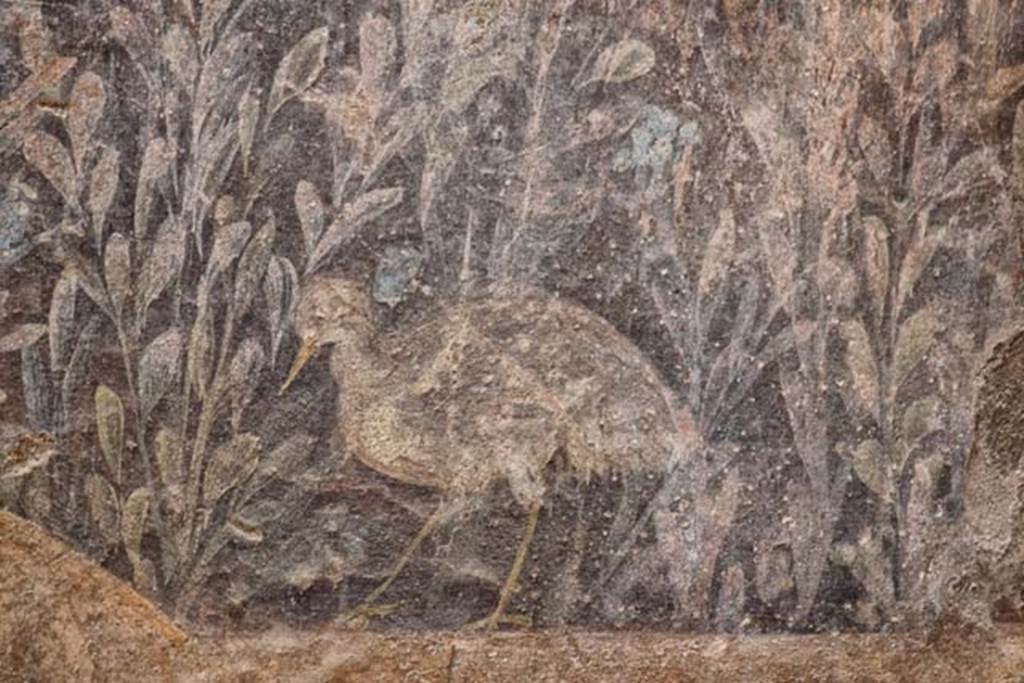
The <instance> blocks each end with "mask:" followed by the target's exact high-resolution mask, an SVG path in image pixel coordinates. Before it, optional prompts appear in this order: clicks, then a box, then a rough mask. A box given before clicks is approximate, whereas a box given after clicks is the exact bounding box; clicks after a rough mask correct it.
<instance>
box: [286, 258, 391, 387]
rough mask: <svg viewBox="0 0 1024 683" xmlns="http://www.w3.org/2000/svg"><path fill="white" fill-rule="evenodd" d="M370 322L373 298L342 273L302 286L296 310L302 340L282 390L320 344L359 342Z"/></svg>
mask: <svg viewBox="0 0 1024 683" xmlns="http://www.w3.org/2000/svg"><path fill="white" fill-rule="evenodd" d="M371 326H372V322H371V310H370V299H369V297H368V296H367V294H366V291H365V287H363V286H361V285H359V284H358V283H356V282H354V281H352V280H347V279H345V278H341V277H330V276H321V277H317V278H314V279H313V280H311V281H310V282H309V283H307V284H306V286H304V287H303V288H302V291H301V293H300V296H299V305H298V307H297V308H296V311H295V331H296V332H297V333H298V335H299V338H300V339H301V344H300V346H299V352H298V353H297V354H296V356H295V361H294V362H293V363H292V367H291V370H290V371H289V372H288V378H287V379H286V380H285V382H284V384H283V385H282V386H281V393H284V392H285V390H286V389H288V387H289V386H290V385H291V383H292V382H293V381H294V380H295V378H296V377H298V375H299V372H300V371H301V370H302V367H303V366H304V365H305V364H306V363H307V362H308V361H309V359H311V358H312V357H313V356H315V355H316V353H317V351H319V350H320V349H321V348H323V347H324V346H330V345H333V344H355V343H358V342H359V341H360V340H362V339H365V338H366V337H367V336H368V335H369V334H370V331H371Z"/></svg>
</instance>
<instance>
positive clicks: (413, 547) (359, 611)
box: [341, 501, 451, 622]
mask: <svg viewBox="0 0 1024 683" xmlns="http://www.w3.org/2000/svg"><path fill="white" fill-rule="evenodd" d="M450 508H451V504H450V503H449V502H448V501H441V503H440V505H438V506H437V509H436V510H434V511H433V512H432V513H430V517H428V518H427V521H426V522H424V523H423V527H422V528H421V529H420V530H419V533H417V534H416V537H415V538H413V539H412V541H411V542H410V543H409V545H408V546H406V548H405V551H404V552H403V553H402V555H401V557H399V558H398V561H397V562H395V566H394V567H392V569H391V573H390V574H388V577H387V578H386V579H384V582H383V583H381V584H380V585H379V586H377V587H376V588H375V589H374V590H373V592H372V593H370V594H369V595H367V596H366V598H365V599H364V600H363V601H362V603H360V604H359V607H357V608H356V609H355V610H353V612H352V613H351V614H349V615H346V616H343V617H342V618H341V621H342V622H347V621H349V620H351V619H352V618H353V617H356V616H360V615H365V614H368V613H370V612H371V611H372V610H371V607H372V606H373V603H374V602H376V601H377V598H379V597H380V596H381V595H383V594H384V591H386V590H387V589H388V588H390V587H391V584H392V583H394V581H395V579H397V578H398V575H399V574H401V572H402V569H404V568H405V565H407V564H408V563H409V560H411V559H412V556H413V555H415V554H416V551H417V550H418V549H419V547H420V544H422V543H423V541H425V540H426V538H427V536H429V535H430V534H431V533H433V531H434V529H436V528H437V525H438V524H440V523H441V522H442V521H443V520H444V519H445V518H446V517H447V516H448V513H449V510H450Z"/></svg>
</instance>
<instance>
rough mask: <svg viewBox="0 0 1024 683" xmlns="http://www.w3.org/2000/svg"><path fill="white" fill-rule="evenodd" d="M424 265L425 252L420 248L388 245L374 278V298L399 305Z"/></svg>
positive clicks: (384, 302) (392, 304) (388, 303)
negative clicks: (422, 252) (421, 251)
mask: <svg viewBox="0 0 1024 683" xmlns="http://www.w3.org/2000/svg"><path fill="white" fill-rule="evenodd" d="M422 265H423V254H421V253H420V251H419V250H418V249H415V248H413V247H395V246H390V247H387V248H386V249H385V250H384V256H383V257H382V258H381V260H380V262H379V263H378V264H377V271H376V273H375V275H374V278H373V298H374V299H375V300H376V301H378V302H379V303H382V304H386V305H388V306H392V307H394V306H397V305H398V304H399V303H400V302H401V301H402V299H403V298H404V296H405V294H406V292H408V291H409V288H410V286H411V285H412V283H413V281H414V280H415V279H416V275H417V274H418V273H419V271H420V267H421V266H422Z"/></svg>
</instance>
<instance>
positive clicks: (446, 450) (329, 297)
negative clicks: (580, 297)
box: [292, 279, 681, 626]
mask: <svg viewBox="0 0 1024 683" xmlns="http://www.w3.org/2000/svg"><path fill="white" fill-rule="evenodd" d="M314 286H316V287H318V288H319V291H318V292H317V293H316V294H312V293H310V294H308V295H307V296H306V297H304V299H303V303H302V304H301V305H300V310H299V312H298V315H297V320H298V324H297V326H298V328H299V331H300V333H301V334H302V335H303V337H304V340H305V343H306V345H305V346H304V348H306V349H310V348H312V347H313V346H315V345H319V344H323V343H332V342H333V344H334V345H333V350H332V352H331V358H330V365H331V374H332V376H333V378H334V379H335V380H336V381H337V382H338V384H339V385H340V386H341V401H340V402H341V406H340V413H341V414H340V416H339V417H340V419H339V426H338V428H339V429H340V430H341V432H342V434H343V437H344V439H345V442H346V444H347V446H348V450H349V451H350V453H352V454H353V455H354V456H355V457H356V458H357V459H358V460H359V461H361V462H362V463H364V464H365V465H367V466H369V467H370V468H372V469H374V470H376V471H378V472H380V473H381V474H384V475H386V476H388V477H391V478H393V479H395V480H398V481H401V482H404V483H407V484H414V485H419V486H424V487H428V488H431V489H433V490H435V491H437V492H438V493H439V494H441V496H442V499H443V500H444V501H454V500H460V499H465V498H468V497H472V496H475V495H480V494H482V493H484V492H485V491H486V490H487V489H488V488H489V487H491V486H492V485H494V484H496V483H498V482H501V481H505V482H507V483H508V485H509V487H510V488H511V490H512V493H513V495H514V496H515V498H516V500H517V501H518V502H519V503H520V504H521V505H522V506H523V507H524V508H525V509H528V510H529V511H530V513H531V520H530V523H529V524H528V529H527V533H526V534H525V537H524V540H523V544H522V546H521V548H520V554H519V555H518V556H517V558H516V563H515V565H514V566H513V570H512V572H511V573H510V576H509V581H508V582H507V584H506V590H505V591H503V593H502V599H501V600H500V601H499V608H498V610H496V612H495V615H493V619H492V621H491V623H490V625H492V626H493V625H494V624H495V623H496V620H497V618H500V616H501V614H500V613H501V612H502V611H503V610H504V605H505V604H506V603H507V601H508V594H509V593H510V592H511V590H512V588H513V587H514V583H515V580H516V578H517V575H518V570H519V568H521V566H522V563H523V561H524V560H525V554H526V549H527V546H528V545H529V541H530V537H531V536H532V533H533V527H534V525H535V524H536V515H537V512H538V511H539V508H540V505H541V502H542V499H543V496H544V493H545V481H546V477H547V476H548V473H553V474H555V475H556V476H557V475H561V474H572V475H574V476H578V477H582V478H589V477H591V476H601V475H604V474H605V473H608V472H611V471H618V472H627V471H628V472H637V471H660V472H664V471H665V470H666V469H667V467H668V465H669V463H670V462H671V460H672V459H673V458H675V457H678V456H679V455H680V453H681V449H680V443H679V436H678V430H677V427H676V421H675V414H676V412H675V409H674V407H673V403H672V397H671V394H670V392H669V391H668V389H667V388H665V386H664V385H663V383H662V382H661V381H660V379H659V377H658V374H657V372H656V371H655V370H654V368H653V367H652V366H651V364H650V363H649V362H648V361H647V360H646V359H645V357H644V355H643V354H642V352H641V351H640V350H639V349H637V348H636V346H635V345H633V344H632V343H631V342H630V341H629V340H627V339H626V338H625V337H624V336H623V335H621V334H620V333H619V332H617V331H616V330H615V328H614V327H612V325H611V324H609V323H608V322H607V321H605V320H603V319H602V318H600V317H599V316H597V315H595V314H593V313H591V312H589V311H587V310H586V309H583V308H581V307H579V306H576V305H574V304H571V303H569V302H567V301H565V300H562V299H558V298H555V297H552V296H550V295H547V294H544V293H542V292H538V291H531V292H526V293H523V292H517V293H515V294H511V293H503V292H501V291H495V290H491V291H489V292H487V293H486V294H482V295H478V296H476V297H474V298H472V299H468V300H462V301H460V302H458V303H454V304H452V305H450V306H448V307H446V308H444V309H443V310H442V312H441V313H440V314H438V315H435V316H433V317H431V318H429V319H428V320H427V321H426V322H423V323H421V324H417V325H412V326H408V327H406V328H404V329H401V330H399V331H398V332H396V333H391V334H382V333H380V332H378V331H377V330H376V329H375V327H374V326H373V324H372V323H371V322H370V320H371V317H372V316H371V315H370V309H369V303H368V301H367V300H366V297H365V294H363V293H362V291H361V290H360V289H359V288H358V287H356V286H355V285H353V284H351V283H348V282H346V281H341V280H327V279H324V280H320V281H319V283H317V284H316V285H314ZM341 320H344V321H345V322H344V324H341ZM332 321H335V322H337V323H338V325H340V327H339V326H338V325H334V324H332ZM308 356H309V351H307V352H305V353H303V354H300V361H297V366H298V367H301V362H302V359H304V358H305V357H308ZM296 372H297V370H294V371H293V373H292V377H294V375H295V373H296ZM443 508H444V505H443V504H442V507H441V508H439V512H438V513H437V514H435V516H434V517H432V518H431V520H428V522H427V524H426V525H425V526H424V529H423V530H422V531H421V532H420V534H419V535H418V536H417V539H416V540H415V541H414V542H413V544H412V545H411V546H410V549H409V550H408V551H407V552H406V554H405V555H404V556H403V558H402V559H401V560H399V563H398V566H397V567H396V569H395V571H394V572H393V574H392V576H391V577H390V578H389V580H388V581H386V582H385V584H384V585H382V586H381V587H380V588H379V589H378V591H377V592H375V594H374V595H372V596H371V598H370V599H369V600H370V601H372V599H375V598H376V596H377V595H379V594H380V592H382V591H383V590H384V589H386V588H387V586H388V585H389V584H390V582H391V580H392V579H393V578H394V576H395V575H397V572H398V570H400V569H401V567H402V566H403V565H404V564H405V562H406V561H407V560H408V559H409V556H411V553H412V551H414V550H415V548H416V547H417V546H418V544H419V542H420V541H422V540H423V538H425V537H426V536H427V535H428V534H429V533H430V531H432V529H433V528H434V527H435V526H436V524H437V523H439V522H440V521H441V520H442V519H443V513H442V512H441V510H442V509H443Z"/></svg>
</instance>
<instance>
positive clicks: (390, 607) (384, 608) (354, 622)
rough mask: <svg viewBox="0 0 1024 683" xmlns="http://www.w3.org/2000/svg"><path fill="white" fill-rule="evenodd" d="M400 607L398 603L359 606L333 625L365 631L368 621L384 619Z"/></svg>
mask: <svg viewBox="0 0 1024 683" xmlns="http://www.w3.org/2000/svg"><path fill="white" fill-rule="evenodd" d="M399 606H400V603H397V602H393V603H389V604H387V605H360V606H359V607H356V608H355V609H354V610H352V611H351V612H348V613H347V614H342V615H340V616H339V617H338V618H337V619H336V620H335V624H337V625H338V626H341V627H343V628H346V629H349V630H353V631H361V630H363V629H365V628H366V627H367V626H368V625H369V623H370V620H371V619H373V618H374V617H386V616H387V615H389V614H391V613H392V612H394V611H395V610H397V609H398V608H399Z"/></svg>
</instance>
